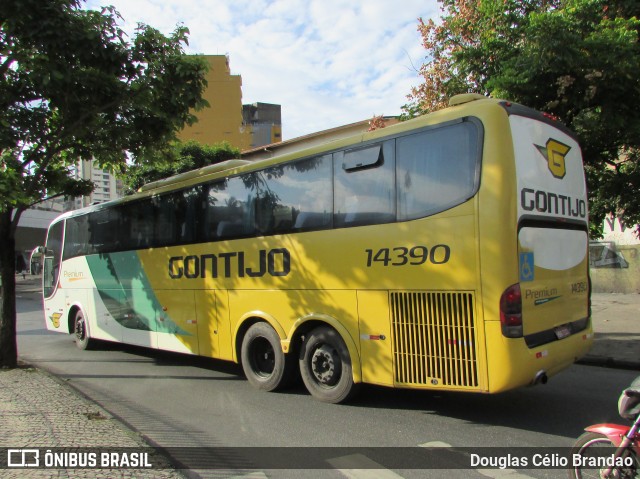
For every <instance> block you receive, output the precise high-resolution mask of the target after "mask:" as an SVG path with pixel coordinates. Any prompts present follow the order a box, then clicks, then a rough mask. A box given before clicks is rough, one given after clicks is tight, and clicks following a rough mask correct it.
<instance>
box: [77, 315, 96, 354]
mask: <svg viewBox="0 0 640 479" xmlns="http://www.w3.org/2000/svg"><path fill="white" fill-rule="evenodd" d="M73 336H74V339H75V342H76V346H77V347H78V349H82V350H87V349H91V348H92V347H93V346H94V341H93V340H92V339H91V338H90V337H89V330H88V328H87V321H86V319H85V318H84V314H82V311H80V310H78V312H77V313H76V317H75V318H74V320H73Z"/></svg>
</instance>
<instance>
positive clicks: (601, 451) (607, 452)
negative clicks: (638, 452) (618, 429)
mask: <svg viewBox="0 0 640 479" xmlns="http://www.w3.org/2000/svg"><path fill="white" fill-rule="evenodd" d="M615 451H616V446H615V445H614V444H613V443H612V442H611V440H610V439H609V438H608V437H607V436H605V435H604V434H599V433H596V432H585V433H584V434H583V435H582V436H580V437H579V438H578V439H577V440H576V442H575V444H574V446H573V448H572V450H571V458H573V457H574V454H575V455H579V456H580V457H581V458H594V457H611V456H613V454H614V453H615ZM629 455H631V457H632V458H633V459H632V460H629V462H631V463H632V464H633V465H632V466H628V467H627V466H625V467H617V468H614V469H613V471H612V473H611V474H610V475H609V477H611V478H616V479H632V478H635V477H636V471H639V470H640V468H639V467H638V466H639V464H638V459H637V457H636V456H635V454H633V453H632V452H631V451H627V452H625V455H624V456H623V458H625V457H626V458H627V460H628V458H629ZM601 471H602V469H601V468H598V467H592V466H589V465H588V461H587V463H586V464H585V466H584V467H581V465H580V464H576V461H573V463H572V465H571V469H570V470H569V478H570V479H592V478H593V479H601V477H602V476H601Z"/></svg>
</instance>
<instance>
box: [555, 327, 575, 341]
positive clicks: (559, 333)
mask: <svg viewBox="0 0 640 479" xmlns="http://www.w3.org/2000/svg"><path fill="white" fill-rule="evenodd" d="M555 333H556V338H558V339H563V338H566V337H567V336H570V335H571V329H570V328H569V326H558V327H557V328H556V329H555Z"/></svg>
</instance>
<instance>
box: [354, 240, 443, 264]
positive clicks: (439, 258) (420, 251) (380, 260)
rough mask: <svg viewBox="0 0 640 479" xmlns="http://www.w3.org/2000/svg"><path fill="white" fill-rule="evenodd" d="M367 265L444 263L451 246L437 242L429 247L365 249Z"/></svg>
mask: <svg viewBox="0 0 640 479" xmlns="http://www.w3.org/2000/svg"><path fill="white" fill-rule="evenodd" d="M365 252H366V253H367V267H368V268H370V267H372V266H374V265H376V264H382V265H383V266H405V265H413V266H418V265H421V264H425V263H432V264H444V263H446V262H447V261H449V258H450V257H451V248H449V246H447V245H446V244H437V245H435V246H433V247H432V248H431V249H429V248H428V247H426V246H413V247H411V248H410V247H407V246H398V247H396V248H380V249H378V250H373V249H366V250H365Z"/></svg>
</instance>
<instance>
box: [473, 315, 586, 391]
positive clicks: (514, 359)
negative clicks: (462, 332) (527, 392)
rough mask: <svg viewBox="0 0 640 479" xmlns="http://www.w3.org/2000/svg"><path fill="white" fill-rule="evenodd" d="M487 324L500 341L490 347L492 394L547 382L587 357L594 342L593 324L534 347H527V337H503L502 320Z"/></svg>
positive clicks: (490, 333)
mask: <svg viewBox="0 0 640 479" xmlns="http://www.w3.org/2000/svg"><path fill="white" fill-rule="evenodd" d="M485 325H486V329H487V337H488V338H491V337H493V338H497V337H499V339H498V340H496V341H497V342H498V341H499V342H500V344H495V345H488V346H489V347H487V365H488V368H487V369H488V371H489V374H488V379H489V381H488V382H489V390H488V392H489V393H497V392H502V391H507V390H509V389H514V388H517V387H521V386H528V385H535V384H544V383H545V382H546V381H545V379H549V378H551V377H552V376H555V375H556V374H558V373H559V372H561V371H562V370H564V369H566V368H568V367H569V366H571V365H572V364H573V363H575V362H576V361H578V360H579V359H580V358H582V357H583V356H585V355H586V354H587V353H588V352H589V349H590V348H591V346H592V344H593V330H592V328H591V324H590V323H589V325H588V326H587V328H586V329H584V330H582V331H579V332H577V333H575V334H572V335H570V336H568V337H566V338H563V339H560V340H557V341H553V342H550V343H547V344H544V345H541V346H537V347H533V348H529V347H528V346H527V344H526V342H525V340H524V338H517V339H511V338H505V337H500V336H501V333H500V323H499V322H497V321H491V322H487V323H485ZM498 335H500V336H498ZM492 346H493V347H492Z"/></svg>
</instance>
